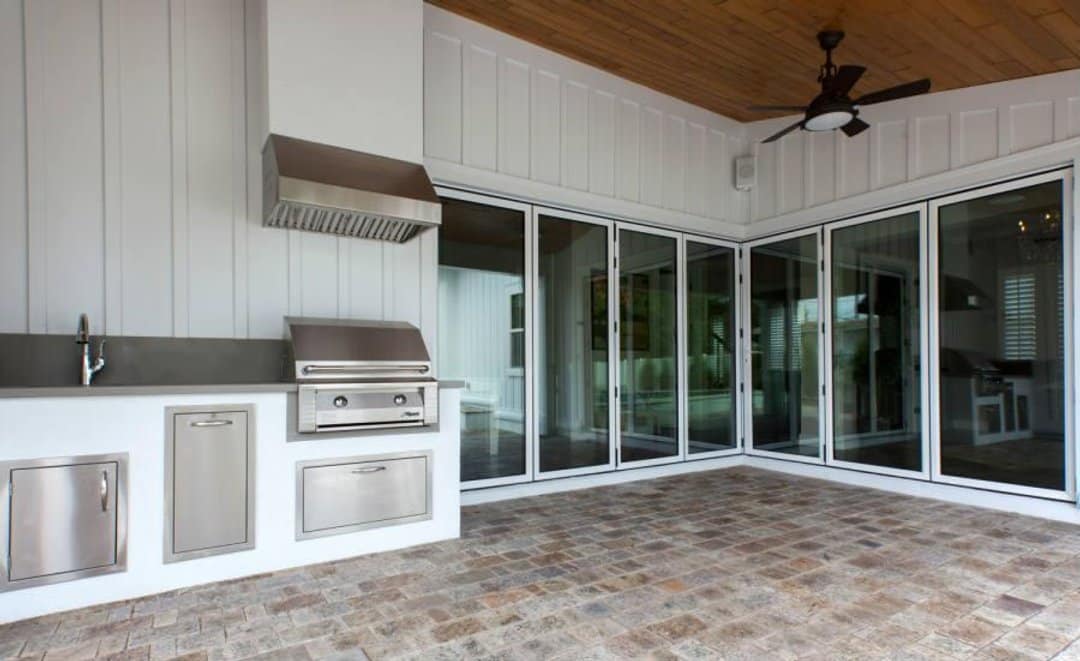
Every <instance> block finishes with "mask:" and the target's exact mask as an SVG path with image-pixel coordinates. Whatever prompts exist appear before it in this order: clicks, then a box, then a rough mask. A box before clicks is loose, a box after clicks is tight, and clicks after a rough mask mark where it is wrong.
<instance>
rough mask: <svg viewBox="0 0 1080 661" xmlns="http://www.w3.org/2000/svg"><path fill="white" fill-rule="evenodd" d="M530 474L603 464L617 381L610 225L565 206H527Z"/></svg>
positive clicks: (611, 452) (608, 459)
mask: <svg viewBox="0 0 1080 661" xmlns="http://www.w3.org/2000/svg"><path fill="white" fill-rule="evenodd" d="M534 217H535V218H536V221H535V232H536V247H537V258H536V269H535V270H536V277H535V282H536V293H535V299H536V304H535V307H536V315H535V316H536V319H535V325H536V343H535V353H534V355H535V358H534V362H535V364H536V366H537V367H536V381H535V386H534V392H535V395H534V399H535V408H536V412H537V416H536V428H537V432H536V438H537V442H536V444H535V452H536V465H537V471H536V473H537V477H561V476H567V475H579V474H584V473H593V472H597V471H601V470H610V469H612V468H614V466H615V447H614V445H613V443H612V438H613V437H614V434H613V430H614V429H615V428H616V422H617V421H616V419H615V411H614V409H613V407H612V405H611V404H612V400H613V392H612V385H611V384H613V383H616V382H617V381H616V375H615V364H614V360H613V355H614V352H615V347H614V346H613V344H614V343H613V342H612V340H611V332H610V329H612V328H614V326H615V317H614V314H615V306H614V305H612V304H611V302H612V301H613V300H614V299H615V298H616V297H617V296H618V294H619V291H618V287H617V284H616V283H613V282H612V281H611V277H610V274H611V273H612V272H613V269H614V248H613V244H614V237H613V236H612V232H613V231H614V229H613V228H612V226H611V223H609V222H607V221H604V220H601V219H597V218H594V217H592V216H586V215H583V214H574V213H570V212H566V211H556V210H549V209H540V208H536V209H534Z"/></svg>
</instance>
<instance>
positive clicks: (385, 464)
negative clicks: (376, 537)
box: [296, 452, 431, 539]
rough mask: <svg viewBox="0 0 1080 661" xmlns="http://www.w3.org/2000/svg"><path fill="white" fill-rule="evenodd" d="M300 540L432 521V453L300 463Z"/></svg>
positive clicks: (298, 515) (298, 477) (298, 480)
mask: <svg viewBox="0 0 1080 661" xmlns="http://www.w3.org/2000/svg"><path fill="white" fill-rule="evenodd" d="M296 497H297V526H296V538H297V539H306V538H308V537H319V536H323V535H334V534H340V533H345V532H352V531H355V530H363V529H365V528H373V527H377V526H384V525H393V524H399V523H408V522H411V521H422V520H425V519H430V518H431V453H430V452H416V453H400V454H393V455H380V456H369V457H349V458H343V459H336V460H329V461H326V460H322V461H316V462H301V463H299V464H297V494H296Z"/></svg>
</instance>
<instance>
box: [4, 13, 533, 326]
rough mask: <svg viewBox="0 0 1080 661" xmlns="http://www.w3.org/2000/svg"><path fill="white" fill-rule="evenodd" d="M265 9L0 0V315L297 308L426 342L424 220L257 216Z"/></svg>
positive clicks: (35, 322)
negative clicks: (389, 237)
mask: <svg viewBox="0 0 1080 661" xmlns="http://www.w3.org/2000/svg"><path fill="white" fill-rule="evenodd" d="M264 9H265V5H264V4H263V3H261V2H258V1H257V0H247V1H245V0H230V1H228V2H221V1H220V0H171V1H170V0H100V2H80V3H70V2H65V1H63V0H33V2H29V1H27V2H17V1H12V2H4V3H2V4H0V121H2V122H3V125H4V127H5V130H4V131H2V132H0V205H2V207H0V209H2V211H3V213H0V233H2V236H3V241H0V281H2V282H3V284H4V286H3V287H2V288H0V332H34V333H73V332H74V329H75V323H76V318H77V315H78V314H79V313H80V312H87V313H89V314H90V318H91V322H92V323H93V331H94V332H95V333H100V332H107V333H109V334H125V335H163V336H168V335H175V336H180V337H183V336H199V337H238V338H243V337H260V338H261V337H265V338H276V337H281V335H282V332H283V324H282V317H283V316H285V315H288V314H295V315H300V314H303V315H315V316H337V317H365V318H377V319H382V318H386V319H390V318H392V319H400V320H405V321H410V322H412V323H415V324H417V325H419V326H420V327H421V328H422V329H423V330H424V332H425V335H426V336H427V339H428V341H429V346H434V344H433V343H432V340H433V339H434V329H435V283H436V274H435V268H436V266H435V264H436V260H435V249H436V245H437V240H436V235H435V233H434V232H428V233H426V234H424V235H423V236H422V237H421V238H420V239H418V240H414V241H412V242H411V243H408V244H406V245H403V246H398V245H392V244H384V243H376V242H368V241H362V240H356V239H339V238H336V237H328V236H321V235H314V234H303V233H298V232H287V231H283V230H278V229H267V228H264V227H262V224H261V216H260V213H261V209H260V205H261V193H262V182H261V156H260V150H261V147H262V141H263V139H264V137H265V135H266V132H267V127H266V108H265V103H266V89H265V87H266V69H265V66H266V63H265V55H264V54H265V38H266V31H265V16H264ZM496 63H497V61H496V60H494V59H493V60H492V66H495V65H496ZM527 73H528V72H527V70H526V71H525V72H524V73H521V74H519V75H526V76H527ZM504 77H505V78H506V79H508V80H513V79H514V74H512V73H507V74H505V75H504ZM518 84H519V86H521V87H523V88H525V89H528V85H525V84H522V83H521V82H520V81H519V83H518ZM525 103H526V104H527V103H528V101H527V100H526V101H525ZM493 107H494V106H493ZM488 119H490V121H491V131H492V136H491V138H490V145H492V146H494V145H495V144H496V142H497V140H496V137H495V130H496V117H495V116H494V114H493V115H492V116H491V117H490V118H488ZM514 120H516V121H518V123H517V124H514V123H512V122H513V121H514ZM508 121H511V123H508V124H506V125H505V126H503V125H500V128H499V130H500V131H505V132H508V133H512V134H519V133H520V134H523V135H526V136H527V135H528V133H529V130H528V124H527V120H526V123H522V122H521V120H520V119H519V118H518V116H517V115H514V116H513V117H510V118H508ZM484 149H487V147H484V148H483V149H481V150H480V151H481V152H483V151H484ZM515 159H516V160H515ZM500 162H505V166H506V167H507V168H508V169H509V170H511V171H518V172H521V171H524V170H526V169H528V168H527V163H528V160H527V156H526V155H524V154H519V153H517V152H516V151H513V150H509V151H507V152H505V154H504V155H503V156H502V157H501V159H500ZM523 163H524V164H526V165H523ZM494 165H495V163H494V161H493V162H492V166H493V167H494Z"/></svg>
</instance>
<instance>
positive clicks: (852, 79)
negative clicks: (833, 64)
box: [828, 64, 866, 95]
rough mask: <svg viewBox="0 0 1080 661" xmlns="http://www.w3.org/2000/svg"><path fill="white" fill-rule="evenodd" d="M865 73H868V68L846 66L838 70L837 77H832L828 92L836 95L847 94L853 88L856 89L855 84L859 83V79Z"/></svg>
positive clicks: (852, 65)
mask: <svg viewBox="0 0 1080 661" xmlns="http://www.w3.org/2000/svg"><path fill="white" fill-rule="evenodd" d="M864 73H866V67H860V66H857V65H854V64H845V65H843V66H842V67H840V68H839V69H837V70H836V75H835V76H833V77H832V81H831V82H830V83H829V89H828V91H830V92H832V93H834V94H841V95H844V94H847V93H848V92H850V91H851V88H852V87H855V83H857V82H859V78H861V77H862V75H863V74H864Z"/></svg>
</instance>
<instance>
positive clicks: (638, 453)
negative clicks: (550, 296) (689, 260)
mask: <svg viewBox="0 0 1080 661" xmlns="http://www.w3.org/2000/svg"><path fill="white" fill-rule="evenodd" d="M617 232H618V236H617V238H616V244H617V249H618V260H617V261H616V272H617V273H618V280H619V281H618V296H617V297H616V299H615V303H616V305H617V307H618V323H617V330H618V332H617V333H616V342H617V344H618V356H619V360H618V365H617V367H618V373H619V379H618V384H619V387H618V390H617V399H618V403H619V418H618V422H619V425H618V432H619V446H618V454H617V459H618V464H619V466H623V465H628V464H633V465H636V466H641V465H650V464H657V463H665V462H668V461H672V460H678V459H679V458H680V455H681V452H680V449H679V447H680V443H679V420H680V418H681V417H682V416H681V415H680V408H681V401H680V398H679V393H680V390H681V389H680V388H679V386H678V384H679V374H680V372H681V370H680V362H681V357H680V353H679V341H678V338H679V322H678V318H679V310H680V309H682V305H681V296H680V292H681V291H682V288H681V287H680V286H679V277H680V276H681V273H680V272H681V270H682V269H681V268H680V267H678V266H677V265H678V263H679V261H680V260H679V252H680V250H679V235H678V234H675V233H672V232H662V231H660V230H652V229H649V230H646V229H644V228H641V227H638V226H627V225H624V224H621V223H620V224H619V225H618V227H617Z"/></svg>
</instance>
